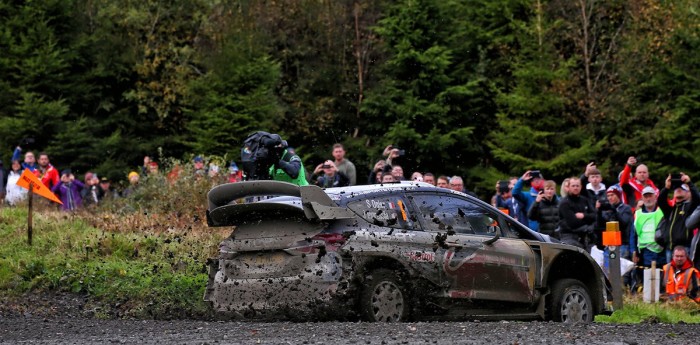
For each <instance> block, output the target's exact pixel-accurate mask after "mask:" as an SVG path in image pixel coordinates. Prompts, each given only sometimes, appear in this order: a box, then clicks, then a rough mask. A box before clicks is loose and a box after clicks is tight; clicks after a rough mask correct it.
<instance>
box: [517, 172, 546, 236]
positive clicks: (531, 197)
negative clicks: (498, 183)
mask: <svg viewBox="0 0 700 345" xmlns="http://www.w3.org/2000/svg"><path fill="white" fill-rule="evenodd" d="M527 183H529V184H530V191H528V192H525V191H523V185H525V184H527ZM543 188H544V178H543V176H542V174H541V173H540V172H539V170H528V171H526V172H525V173H524V174H523V176H522V177H520V178H519V179H518V181H517V182H516V183H515V186H513V197H514V198H515V199H516V200H518V201H520V202H521V205H523V206H525V207H524V209H525V212H526V213H525V214H526V215H527V211H528V210H530V207H532V204H533V203H534V202H535V199H536V198H537V194H539V192H540V191H541V190H542V189H543ZM520 222H521V223H523V224H527V226H528V227H529V228H530V229H532V230H535V231H540V226H539V224H538V223H537V221H534V220H532V219H527V223H525V222H523V221H520Z"/></svg>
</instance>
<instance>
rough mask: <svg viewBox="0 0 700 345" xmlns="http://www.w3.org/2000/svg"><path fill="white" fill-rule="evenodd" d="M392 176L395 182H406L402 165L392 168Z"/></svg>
mask: <svg viewBox="0 0 700 345" xmlns="http://www.w3.org/2000/svg"><path fill="white" fill-rule="evenodd" d="M391 174H392V175H394V180H395V181H397V182H398V181H406V177H405V176H404V175H403V168H402V167H401V166H400V165H392V166H391Z"/></svg>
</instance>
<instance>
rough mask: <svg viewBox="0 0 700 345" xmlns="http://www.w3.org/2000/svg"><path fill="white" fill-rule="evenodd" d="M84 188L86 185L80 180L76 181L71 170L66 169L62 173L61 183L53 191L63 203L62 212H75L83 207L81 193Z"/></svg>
mask: <svg viewBox="0 0 700 345" xmlns="http://www.w3.org/2000/svg"><path fill="white" fill-rule="evenodd" d="M84 187H85V185H84V184H83V183H82V182H80V180H76V179H75V176H73V173H72V172H71V171H70V169H66V170H63V171H62V172H61V182H60V183H59V184H57V185H55V186H53V188H51V191H52V192H53V193H54V194H56V196H58V197H59V198H60V199H61V202H63V205H62V206H61V209H62V210H64V211H75V210H77V209H79V208H80V207H82V205H83V198H82V197H81V196H80V192H81V191H82V189H83V188H84Z"/></svg>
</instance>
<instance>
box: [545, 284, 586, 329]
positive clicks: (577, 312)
mask: <svg viewBox="0 0 700 345" xmlns="http://www.w3.org/2000/svg"><path fill="white" fill-rule="evenodd" d="M550 307H551V310H552V316H553V319H554V321H559V322H568V323H575V322H592V321H593V314H594V311H593V304H592V303H591V297H590V295H589V294H588V290H587V289H586V286H585V285H583V283H581V282H580V281H578V280H576V279H562V280H559V281H557V282H556V283H554V286H553V287H552V300H551V305H550Z"/></svg>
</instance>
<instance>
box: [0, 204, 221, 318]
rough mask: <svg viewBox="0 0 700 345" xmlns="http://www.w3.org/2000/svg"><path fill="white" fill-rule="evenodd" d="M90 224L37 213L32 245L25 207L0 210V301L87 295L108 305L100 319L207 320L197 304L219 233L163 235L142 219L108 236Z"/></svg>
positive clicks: (187, 230)
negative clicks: (42, 293)
mask: <svg viewBox="0 0 700 345" xmlns="http://www.w3.org/2000/svg"><path fill="white" fill-rule="evenodd" d="M99 217H103V218H104V217H107V216H106V215H101V216H99ZM108 218H109V217H108ZM89 219H91V218H90V217H84V216H76V215H69V214H66V213H62V212H56V211H51V212H35V213H34V226H33V228H34V236H33V245H32V246H29V245H28V244H27V210H26V208H0V296H3V295H4V296H7V297H17V296H20V295H21V294H23V293H27V292H37V291H64V292H72V293H77V294H84V295H87V296H88V297H89V298H88V300H89V301H90V303H92V304H94V305H95V306H98V307H99V306H110V307H109V308H102V307H100V308H98V309H100V310H106V311H104V312H103V313H104V314H103V315H102V316H104V317H112V316H117V315H118V316H122V317H139V318H171V317H201V316H206V315H209V310H208V308H207V306H206V305H205V303H204V302H203V301H202V296H203V294H204V288H205V285H206V280H207V275H206V267H205V263H206V259H207V258H208V257H209V256H211V255H212V254H213V253H215V252H216V248H217V246H218V243H219V242H220V240H221V238H222V236H223V235H224V233H223V232H221V231H214V232H210V231H193V230H192V226H191V225H189V226H184V227H181V228H177V227H172V226H171V227H167V228H164V229H160V228H158V227H151V226H150V224H149V223H148V222H144V221H142V220H141V221H140V223H139V222H137V221H132V225H133V228H131V229H129V228H120V229H117V228H115V229H112V230H110V231H105V230H101V229H98V228H95V227H93V226H91V225H90V224H89V223H88V221H87V220H89ZM92 220H93V221H94V219H92ZM158 223H160V222H158ZM205 229H206V228H205ZM114 306H118V307H114Z"/></svg>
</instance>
